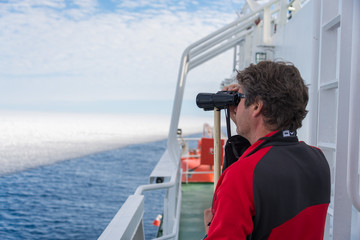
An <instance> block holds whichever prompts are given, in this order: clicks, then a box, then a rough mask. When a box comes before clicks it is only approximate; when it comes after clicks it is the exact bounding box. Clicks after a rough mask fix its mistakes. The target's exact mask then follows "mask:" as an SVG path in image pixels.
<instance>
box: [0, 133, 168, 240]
mask: <svg viewBox="0 0 360 240" xmlns="http://www.w3.org/2000/svg"><path fill="white" fill-rule="evenodd" d="M165 148H166V141H165V140H164V141H157V142H153V143H146V144H138V145H132V146H128V147H125V148H122V149H117V150H112V151H106V152H101V153H97V154H93V155H89V156H85V157H81V158H76V159H71V160H67V161H63V162H60V163H57V164H53V165H49V166H43V167H40V168H36V169H31V170H28V171H24V172H19V173H14V174H11V175H6V176H2V177H0V239H97V238H98V237H99V236H100V235H101V233H102V232H103V230H104V229H105V228H106V226H107V224H108V223H109V222H110V221H111V219H112V218H113V216H114V215H115V214H116V212H117V211H118V209H119V208H120V207H121V205H122V204H123V203H124V202H125V200H126V199H127V197H128V195H129V194H133V193H134V191H135V190H136V188H137V186H138V185H140V184H147V183H148V176H149V175H150V173H151V171H152V169H153V168H154V166H155V164H156V163H157V161H158V160H159V159H160V157H161V155H162V154H163V152H164V151H165ZM163 195H164V193H163V192H161V191H157V192H153V193H146V195H145V212H146V211H147V210H149V212H148V213H145V216H144V228H145V234H146V239H151V238H153V237H154V236H155V234H156V231H157V228H156V227H155V226H152V221H153V220H154V218H155V217H156V216H157V214H160V213H162V205H163ZM149 198H153V200H149Z"/></svg>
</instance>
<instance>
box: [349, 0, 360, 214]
mask: <svg viewBox="0 0 360 240" xmlns="http://www.w3.org/2000/svg"><path fill="white" fill-rule="evenodd" d="M354 5H355V6H354V9H359V7H360V4H359V1H354ZM358 21H360V14H359V13H358V12H356V11H354V16H353V25H354V26H356V25H355V24H357V23H358ZM353 29H354V30H353V31H354V32H353V34H352V52H353V54H352V59H351V64H352V66H351V78H350V79H351V80H350V106H349V107H350V111H349V129H350V131H349V150H348V152H349V156H348V169H347V189H348V193H349V196H350V198H351V200H352V203H353V205H354V207H355V208H356V209H357V210H358V211H359V212H360V192H359V191H360V190H359V161H360V156H359V146H360V144H359V141H360V140H359V134H360V126H359V123H360V109H359V103H360V95H359V91H360V84H359V79H360V70H359V68H358V66H359V63H360V57H359V54H358V53H359V51H360V48H359V41H360V37H359V35H360V30H359V28H358V27H353Z"/></svg>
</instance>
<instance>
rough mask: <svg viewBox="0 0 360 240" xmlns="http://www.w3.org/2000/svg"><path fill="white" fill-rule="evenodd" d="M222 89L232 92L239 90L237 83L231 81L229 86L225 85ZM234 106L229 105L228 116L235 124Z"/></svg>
mask: <svg viewBox="0 0 360 240" xmlns="http://www.w3.org/2000/svg"><path fill="white" fill-rule="evenodd" d="M222 90H223V91H232V92H238V91H239V90H240V85H239V84H238V83H233V84H231V85H229V86H225V87H224V88H223V89H222ZM235 108H236V107H235V106H230V113H229V114H230V118H231V120H233V122H234V123H235V124H236V122H235Z"/></svg>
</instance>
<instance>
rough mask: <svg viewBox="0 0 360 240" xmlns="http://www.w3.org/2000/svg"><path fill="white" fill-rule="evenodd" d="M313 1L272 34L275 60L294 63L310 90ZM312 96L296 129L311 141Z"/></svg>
mask: <svg viewBox="0 0 360 240" xmlns="http://www.w3.org/2000/svg"><path fill="white" fill-rule="evenodd" d="M312 5H313V1H310V2H309V3H308V4H306V5H305V6H304V7H303V8H302V9H301V10H300V11H299V12H298V13H296V14H295V15H294V16H293V17H292V18H291V19H290V21H289V22H288V23H287V24H286V25H285V26H284V27H282V28H280V29H278V32H277V33H276V34H275V35H274V38H273V41H274V42H273V45H274V46H275V54H274V59H275V60H284V61H290V62H292V63H294V65H295V66H296V67H297V68H298V69H299V71H300V73H301V76H302V77H303V79H304V80H305V82H306V84H309V92H311V90H312V89H311V87H312V83H311V75H312V68H313V67H314V66H317V65H316V64H315V63H313V62H312V61H313V41H314V40H313V35H314V27H315V26H314V13H313V6H312ZM313 101H316V99H314V97H312V96H310V99H309V103H308V107H307V109H308V110H309V113H308V115H307V117H306V118H305V120H304V121H303V127H302V128H301V129H300V130H299V131H298V135H299V139H301V140H303V141H305V142H308V143H310V144H314V143H311V139H310V131H311V128H310V127H309V126H310V119H311V118H312V117H313V116H312V108H311V106H312V105H313Z"/></svg>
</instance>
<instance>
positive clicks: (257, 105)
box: [252, 98, 264, 117]
mask: <svg viewBox="0 0 360 240" xmlns="http://www.w3.org/2000/svg"><path fill="white" fill-rule="evenodd" d="M263 106H264V103H263V101H261V100H260V99H259V98H256V99H255V102H254V103H253V105H252V108H253V112H252V115H253V117H258V116H259V115H260V114H261V112H262V108H263Z"/></svg>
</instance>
